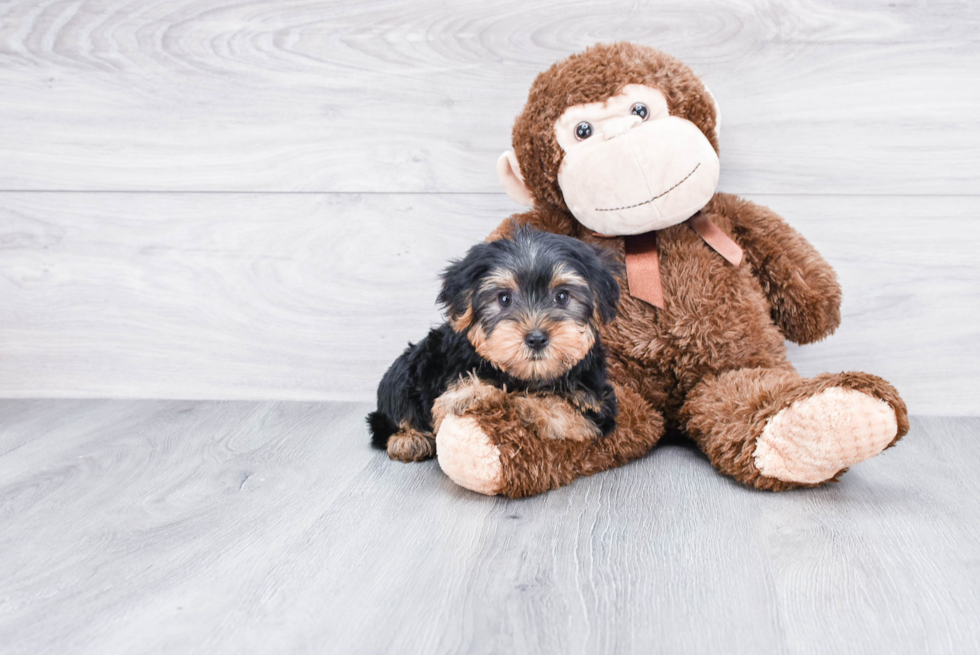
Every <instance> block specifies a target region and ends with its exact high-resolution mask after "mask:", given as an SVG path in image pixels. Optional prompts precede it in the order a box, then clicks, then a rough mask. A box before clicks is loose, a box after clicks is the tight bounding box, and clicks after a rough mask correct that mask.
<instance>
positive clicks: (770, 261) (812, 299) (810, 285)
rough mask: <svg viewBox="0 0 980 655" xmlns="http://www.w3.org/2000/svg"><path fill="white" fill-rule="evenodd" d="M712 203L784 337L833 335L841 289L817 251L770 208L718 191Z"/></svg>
mask: <svg viewBox="0 0 980 655" xmlns="http://www.w3.org/2000/svg"><path fill="white" fill-rule="evenodd" d="M712 204H713V205H714V209H715V210H716V211H717V210H720V211H721V213H722V214H724V215H725V216H726V217H728V219H729V220H731V222H732V229H733V232H734V235H735V240H736V241H738V243H739V244H740V245H741V246H742V248H743V249H744V252H745V258H746V260H747V261H748V264H749V265H750V266H751V267H752V271H753V273H754V274H755V276H756V277H757V278H758V279H759V281H760V282H761V283H762V288H763V290H764V291H765V293H766V296H767V297H768V299H769V304H770V305H771V306H772V318H773V321H774V322H775V323H776V325H777V326H779V328H780V329H781V330H782V332H783V334H784V335H785V336H786V338H787V339H789V340H790V341H793V342H795V343H799V344H805V343H813V342H815V341H820V340H821V339H823V338H825V337H827V336H829V335H831V334H833V332H834V330H836V329H837V326H838V325H840V302H841V289H840V285H839V284H838V283H837V275H836V274H835V273H834V269H832V268H831V267H830V264H828V263H827V261H826V260H825V259H824V258H823V257H821V256H820V253H818V252H817V250H816V249H815V248H814V247H813V246H811V245H810V243H809V242H807V240H806V239H804V238H803V237H802V236H801V235H800V234H799V233H798V232H797V231H796V230H794V229H793V228H792V227H790V226H789V225H787V224H786V222H785V221H784V220H783V219H782V218H780V216H779V215H778V214H776V213H775V212H774V211H772V210H771V209H768V208H766V207H762V206H759V205H756V204H755V203H752V202H749V201H748V200H744V199H742V198H738V197H736V196H732V195H728V194H722V193H719V194H716V196H715V199H714V201H713V202H712Z"/></svg>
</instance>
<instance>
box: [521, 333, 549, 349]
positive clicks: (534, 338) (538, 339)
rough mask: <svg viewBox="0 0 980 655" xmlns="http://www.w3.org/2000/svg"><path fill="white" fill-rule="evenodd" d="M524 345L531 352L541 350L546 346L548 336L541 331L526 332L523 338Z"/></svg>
mask: <svg viewBox="0 0 980 655" xmlns="http://www.w3.org/2000/svg"><path fill="white" fill-rule="evenodd" d="M524 343H526V344H527V347H528V348H530V349H531V350H541V349H542V348H544V347H545V346H547V345H548V335H547V334H545V333H544V332H542V331H541V330H534V331H533V332H528V333H527V335H526V336H525V337H524Z"/></svg>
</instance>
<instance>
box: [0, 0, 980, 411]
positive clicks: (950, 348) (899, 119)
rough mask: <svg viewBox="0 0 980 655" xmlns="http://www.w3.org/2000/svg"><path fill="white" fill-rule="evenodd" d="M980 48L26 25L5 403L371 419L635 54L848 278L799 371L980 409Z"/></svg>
mask: <svg viewBox="0 0 980 655" xmlns="http://www.w3.org/2000/svg"><path fill="white" fill-rule="evenodd" d="M978 34H980V5H977V4H976V3H967V2H925V1H910V2H905V3H901V4H895V3H890V2H884V1H881V2H879V1H875V2H857V1H850V2H841V1H837V0H818V1H815V2H811V3H806V4H802V5H793V6H792V7H787V6H782V5H779V4H773V3H770V2H763V1H762V0H738V1H736V2H722V1H721V0H695V1H694V2H688V1H686V0H663V1H661V2H655V3H653V2H636V3H621V2H611V1H599V2H589V3H551V2H548V3H545V2H527V1H521V2H500V3H485V2H472V3H453V4H452V5H447V4H446V3H442V2H438V1H436V0H422V1H420V2H411V3H401V2H394V1H391V0H368V1H365V2H357V3H338V2H308V1H307V0H279V1H273V0H240V1H231V0H149V1H147V2H138V3H133V2H123V1H121V0H78V1H76V2H62V1H58V0H9V1H8V2H4V3H0V89H2V92H0V285H2V286H0V308H2V311H0V395H2V396H7V397H31V396H55V397H66V396H67V397H79V396H82V397H118V396H123V397H166V398H170V397H187V398H209V397H220V398H255V399H258V398H297V399H304V398H305V399H364V398H367V397H369V396H370V395H371V393H372V391H373V386H374V384H375V382H376V380H377V379H378V378H379V377H380V375H381V373H382V371H383V370H384V368H385V366H387V364H388V363H389V362H390V361H391V359H392V358H393V357H394V356H395V355H396V354H397V353H398V351H399V350H400V349H401V348H402V346H403V344H404V343H405V342H406V341H407V340H409V339H414V338H418V336H420V335H421V334H422V333H423V332H424V330H425V328H426V327H427V326H428V325H429V324H431V323H433V322H435V321H437V320H438V315H437V312H436V311H435V309H434V307H433V305H432V298H433V296H434V294H435V290H436V277H435V276H436V272H437V271H438V270H439V269H440V268H441V267H442V266H443V265H444V264H445V261H446V259H447V258H448V257H450V256H454V255H458V254H461V253H462V252H463V250H464V249H465V247H466V246H467V245H469V244H470V243H472V242H473V241H475V240H477V239H479V238H481V237H482V236H483V235H484V234H485V233H486V231H487V230H488V229H489V227H490V226H492V225H493V224H495V223H496V222H497V221H498V220H500V218H502V217H503V216H505V215H507V214H509V213H511V212H512V211H514V210H515V209H516V208H515V206H514V205H512V204H510V203H509V202H508V201H507V200H506V199H505V198H504V197H503V196H502V195H501V194H500V193H499V190H498V186H497V182H496V180H495V175H494V161H495V158H496V156H497V155H498V153H499V152H500V151H501V150H502V149H504V148H506V147H507V146H508V143H509V132H510V125H511V122H512V120H513V117H514V115H515V113H516V112H517V111H518V110H519V108H520V106H521V104H522V102H523V100H524V98H525V97H526V93H527V89H528V86H529V84H530V83H531V81H532V79H533V78H534V75H535V74H536V73H537V72H539V71H540V70H543V69H544V68H546V67H547V66H548V65H550V63H552V62H553V61H555V60H557V59H560V58H562V57H564V56H566V55H567V54H569V53H571V52H574V51H577V50H580V49H582V48H583V47H585V46H587V45H590V44H592V43H595V42H597V41H613V40H618V39H631V40H636V41H640V42H644V43H649V44H652V45H657V46H660V47H662V48H664V49H666V50H668V51H671V52H673V53H674V54H676V55H678V56H680V57H681V58H683V59H684V60H685V61H688V62H689V63H690V64H692V65H693V66H694V67H695V69H696V70H697V71H698V72H699V73H701V74H702V75H703V76H704V78H705V80H706V81H707V82H708V84H709V85H710V87H711V88H712V90H713V92H714V94H715V95H716V97H717V98H718V100H719V102H720V104H721V108H722V113H723V128H722V163H723V172H722V182H721V187H722V189H723V190H727V191H732V192H736V193H741V194H744V195H749V196H751V197H755V198H758V199H759V200H761V201H762V202H765V203H767V204H770V205H772V206H773V207H775V208H776V209H778V210H780V211H783V212H784V213H785V214H786V216H787V217H788V218H789V219H790V220H791V222H793V223H794V224H795V225H797V226H798V227H799V228H801V229H802V231H803V232H804V233H805V234H806V235H807V236H808V237H810V238H811V239H812V240H813V241H814V242H815V243H817V245H818V246H819V247H820V248H821V249H822V250H823V252H824V253H825V254H826V256H827V257H828V259H830V260H831V262H832V263H833V264H834V265H835V266H836V267H837V269H838V271H839V273H840V275H841V279H842V281H843V283H844V286H845V314H846V316H845V323H844V326H843V328H842V329H841V331H840V332H839V334H838V335H836V336H835V337H833V338H832V339H831V340H829V341H827V342H825V343H823V344H819V345H817V346H812V347H807V348H803V349H794V350H793V351H792V356H793V359H794V361H796V362H797V363H798V364H799V366H800V368H801V369H802V370H803V371H804V372H806V373H815V372H818V371H821V370H826V369H829V370H835V369H842V368H856V369H865V370H870V371H873V372H876V373H879V374H881V375H883V376H885V377H887V378H889V379H891V380H893V381H894V382H895V383H896V384H897V385H898V386H899V388H900V389H901V390H902V391H903V393H904V394H905V396H906V397H907V399H908V400H909V402H910V405H911V407H912V409H913V411H916V412H920V413H951V414H976V413H980V403H977V401H976V400H975V399H976V398H977V392H978V390H980V373H977V371H978V370H980V355H978V346H977V345H976V344H977V343H978V340H977V336H978V335H977V328H976V327H975V326H976V325H977V324H978V320H977V319H978V313H977V309H976V308H977V306H978V305H977V295H978V286H977V278H978V276H977V272H978V271H977V264H976V263H975V259H974V257H973V252H975V251H976V250H977V248H978V247H980V233H978V231H977V228H976V227H975V226H976V218H977V214H978V211H977V210H978V207H977V203H978V202H980V201H978V198H980V158H978V157H977V156H976V153H977V152H978V151H980V120H978V118H977V117H978V115H980V114H978V112H977V107H978V106H980V85H978V84H976V71H977V70H980V37H978ZM190 192H193V193H190Z"/></svg>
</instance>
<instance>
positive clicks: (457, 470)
mask: <svg viewBox="0 0 980 655" xmlns="http://www.w3.org/2000/svg"><path fill="white" fill-rule="evenodd" d="M436 456H437V457H438V458H439V466H440V468H442V470H443V472H444V473H445V474H446V475H448V476H449V479H451V480H452V481H453V482H455V483H456V484H458V485H459V486H461V487H463V488H465V489H469V490H470V491H475V492H477V493H481V494H486V495H488V496H492V495H494V494H498V493H500V491H501V489H502V488H503V469H502V467H501V464H500V449H499V448H497V446H495V445H494V444H493V443H491V442H490V439H489V438H488V437H487V435H486V434H484V432H483V430H482V429H481V428H480V425H479V424H478V423H477V422H476V419H474V418H472V417H469V416H453V415H450V416H447V417H446V418H445V419H443V421H442V424H441V425H440V426H439V432H438V434H436Z"/></svg>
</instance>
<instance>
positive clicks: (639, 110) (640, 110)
mask: <svg viewBox="0 0 980 655" xmlns="http://www.w3.org/2000/svg"><path fill="white" fill-rule="evenodd" d="M630 113H631V114H633V115H634V116H639V117H640V118H642V119H643V120H646V119H647V116H649V115H650V110H649V109H647V106H646V105H645V104H643V103H642V102H638V103H636V104H635V105H633V106H632V107H631V108H630Z"/></svg>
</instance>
